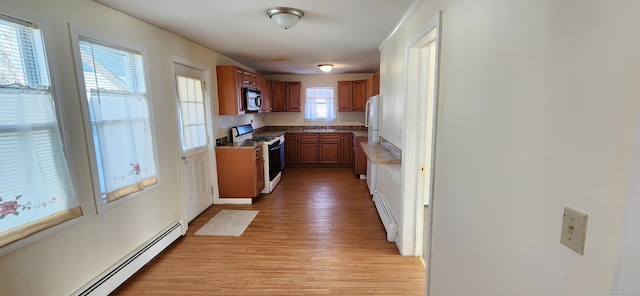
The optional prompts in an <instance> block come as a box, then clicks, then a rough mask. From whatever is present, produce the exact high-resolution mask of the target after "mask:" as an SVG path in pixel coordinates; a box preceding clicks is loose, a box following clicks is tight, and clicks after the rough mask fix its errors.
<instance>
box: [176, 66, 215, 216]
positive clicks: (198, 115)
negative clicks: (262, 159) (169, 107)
mask: <svg viewBox="0 0 640 296" xmlns="http://www.w3.org/2000/svg"><path fill="white" fill-rule="evenodd" d="M173 66H174V73H175V81H174V82H175V96H176V102H177V104H176V106H177V118H178V133H179V139H180V155H179V156H178V157H179V158H180V175H181V185H182V186H181V187H182V198H183V203H184V211H185V219H186V222H187V223H188V222H190V221H191V220H193V219H194V218H195V217H197V216H198V215H200V213H202V212H203V211H204V210H206V209H207V208H208V207H209V206H211V205H212V204H213V187H212V186H211V178H210V175H211V173H210V171H211V170H210V162H209V159H210V155H211V154H212V153H213V152H212V149H213V147H212V144H211V141H209V132H210V131H211V121H210V120H209V118H211V116H210V114H209V113H208V111H207V110H209V106H210V103H209V102H210V100H209V96H208V95H207V90H206V83H205V82H206V81H208V79H207V77H208V72H207V71H205V70H200V69H196V68H193V67H189V66H185V65H183V64H181V63H177V62H174V65H173Z"/></svg>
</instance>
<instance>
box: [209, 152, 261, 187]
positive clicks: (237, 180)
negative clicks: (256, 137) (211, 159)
mask: <svg viewBox="0 0 640 296" xmlns="http://www.w3.org/2000/svg"><path fill="white" fill-rule="evenodd" d="M216 162H217V167H218V189H219V191H220V197H221V198H225V197H226V198H242V197H245V198H254V197H256V196H258V195H260V192H262V189H264V185H265V184H264V158H263V155H262V146H259V147H256V148H255V149H216Z"/></svg>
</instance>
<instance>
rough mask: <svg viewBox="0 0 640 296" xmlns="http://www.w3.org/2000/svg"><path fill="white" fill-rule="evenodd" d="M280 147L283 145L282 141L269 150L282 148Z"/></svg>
mask: <svg viewBox="0 0 640 296" xmlns="http://www.w3.org/2000/svg"><path fill="white" fill-rule="evenodd" d="M280 147H282V143H280V144H278V145H277V146H275V147H272V148H269V151H276V150H280Z"/></svg>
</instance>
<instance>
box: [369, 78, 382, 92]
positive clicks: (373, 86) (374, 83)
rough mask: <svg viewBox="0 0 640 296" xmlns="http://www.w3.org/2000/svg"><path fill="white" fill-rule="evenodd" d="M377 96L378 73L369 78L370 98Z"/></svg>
mask: <svg viewBox="0 0 640 296" xmlns="http://www.w3.org/2000/svg"><path fill="white" fill-rule="evenodd" d="M379 94H380V73H376V74H373V75H372V76H371V96H375V95H379ZM369 97H370V96H369Z"/></svg>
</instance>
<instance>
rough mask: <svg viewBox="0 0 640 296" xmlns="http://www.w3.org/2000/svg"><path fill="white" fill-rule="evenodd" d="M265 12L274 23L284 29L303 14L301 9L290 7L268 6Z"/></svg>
mask: <svg viewBox="0 0 640 296" xmlns="http://www.w3.org/2000/svg"><path fill="white" fill-rule="evenodd" d="M266 13H267V15H268V16H269V17H270V18H271V20H272V21H273V22H274V23H276V25H278V26H279V27H280V28H283V29H285V30H286V29H289V28H291V27H293V26H295V25H296V24H297V23H298V21H299V20H300V19H301V18H302V16H304V12H302V10H300V9H296V8H291V7H275V8H269V9H267V11H266Z"/></svg>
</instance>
